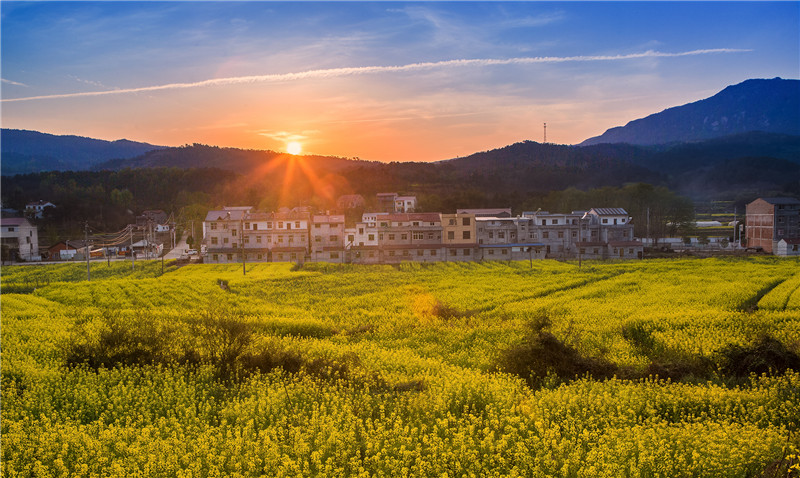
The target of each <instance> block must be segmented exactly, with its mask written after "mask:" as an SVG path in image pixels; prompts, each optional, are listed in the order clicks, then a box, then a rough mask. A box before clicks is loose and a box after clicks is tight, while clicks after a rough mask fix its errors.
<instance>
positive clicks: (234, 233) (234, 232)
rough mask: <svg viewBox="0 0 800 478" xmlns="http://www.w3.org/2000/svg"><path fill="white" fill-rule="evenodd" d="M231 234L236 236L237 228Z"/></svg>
mask: <svg viewBox="0 0 800 478" xmlns="http://www.w3.org/2000/svg"><path fill="white" fill-rule="evenodd" d="M231 236H233V237H236V229H234V230H232V231H231Z"/></svg>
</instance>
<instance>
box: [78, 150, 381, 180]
mask: <svg viewBox="0 0 800 478" xmlns="http://www.w3.org/2000/svg"><path fill="white" fill-rule="evenodd" d="M290 158H298V159H300V158H302V160H303V161H304V163H306V164H311V165H313V166H314V167H315V168H322V169H324V170H326V171H339V170H341V169H344V168H348V167H351V166H354V165H356V164H359V163H368V161H361V160H352V159H346V158H339V157H336V156H316V155H300V156H292V155H289V154H287V153H280V152H277V151H269V150H267V151H261V150H252V149H238V148H220V147H218V146H208V145H204V144H193V145H191V146H189V145H187V146H181V147H178V148H163V149H158V150H154V151H148V152H147V153H144V154H142V155H140V156H137V157H134V158H126V159H113V160H109V161H105V162H103V163H99V164H96V165H95V166H94V167H93V168H92V169H95V170H100V169H109V170H120V169H125V168H159V167H167V168H219V169H227V170H229V171H234V172H237V173H242V174H247V173H253V172H257V171H259V170H263V169H265V168H267V169H269V167H270V166H269V165H272V164H273V163H275V165H274V166H272V168H275V167H278V163H285V162H287V160H288V159H290Z"/></svg>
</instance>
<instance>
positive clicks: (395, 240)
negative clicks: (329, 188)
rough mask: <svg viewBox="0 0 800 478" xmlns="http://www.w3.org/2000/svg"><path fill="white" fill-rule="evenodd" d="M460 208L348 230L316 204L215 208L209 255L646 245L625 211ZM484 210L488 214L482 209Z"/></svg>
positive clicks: (436, 253) (570, 253) (487, 253)
mask: <svg viewBox="0 0 800 478" xmlns="http://www.w3.org/2000/svg"><path fill="white" fill-rule="evenodd" d="M498 212H500V213H501V214H502V215H503V216H501V217H492V216H486V215H485V213H486V210H482V211H478V213H477V214H476V212H475V211H472V212H469V213H465V212H458V213H456V214H439V213H364V214H363V216H362V221H361V222H359V223H357V224H356V225H355V226H354V227H350V228H345V217H344V216H343V215H339V214H335V215H330V214H313V215H312V214H311V212H310V211H309V210H308V209H305V208H295V209H293V210H289V209H285V208H284V209H282V210H281V211H279V212H276V213H258V212H252V211H251V209H250V208H247V207H241V208H227V207H226V208H223V209H222V210H219V211H211V212H209V213H208V216H207V217H206V221H205V222H204V223H203V231H204V238H205V239H204V240H205V244H206V247H207V254H206V260H207V261H208V262H213V263H220V262H222V263H225V262H239V261H242V260H245V261H251V262H253V261H255V262H257V261H272V262H283V261H291V262H303V261H306V260H311V261H317V262H356V263H396V262H401V261H417V262H434V261H473V260H528V259H531V260H532V259H534V258H536V259H541V258H545V257H551V258H578V257H580V258H585V259H607V258H635V257H641V251H642V244H641V242H639V241H637V240H635V238H634V237H633V226H632V224H631V223H630V218H629V217H628V215H627V212H626V211H625V210H624V209H617V208H605V209H600V208H598V209H592V210H590V211H588V212H584V211H573V212H572V213H569V214H553V213H549V212H547V211H536V212H530V213H524V214H523V215H522V216H517V217H504V216H506V212H507V210H499V211H498ZM478 214H480V215H478Z"/></svg>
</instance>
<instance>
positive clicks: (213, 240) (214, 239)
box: [211, 237, 218, 245]
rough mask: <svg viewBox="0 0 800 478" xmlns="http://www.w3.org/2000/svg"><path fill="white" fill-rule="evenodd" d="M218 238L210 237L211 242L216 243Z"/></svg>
mask: <svg viewBox="0 0 800 478" xmlns="http://www.w3.org/2000/svg"><path fill="white" fill-rule="evenodd" d="M217 242H218V239H217V238H216V237H212V238H211V244H213V245H217Z"/></svg>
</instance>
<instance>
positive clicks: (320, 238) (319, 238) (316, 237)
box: [314, 236, 322, 242]
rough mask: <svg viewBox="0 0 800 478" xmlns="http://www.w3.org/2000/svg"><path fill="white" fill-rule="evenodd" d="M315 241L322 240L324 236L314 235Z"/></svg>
mask: <svg viewBox="0 0 800 478" xmlns="http://www.w3.org/2000/svg"><path fill="white" fill-rule="evenodd" d="M314 242H322V236H314Z"/></svg>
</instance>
